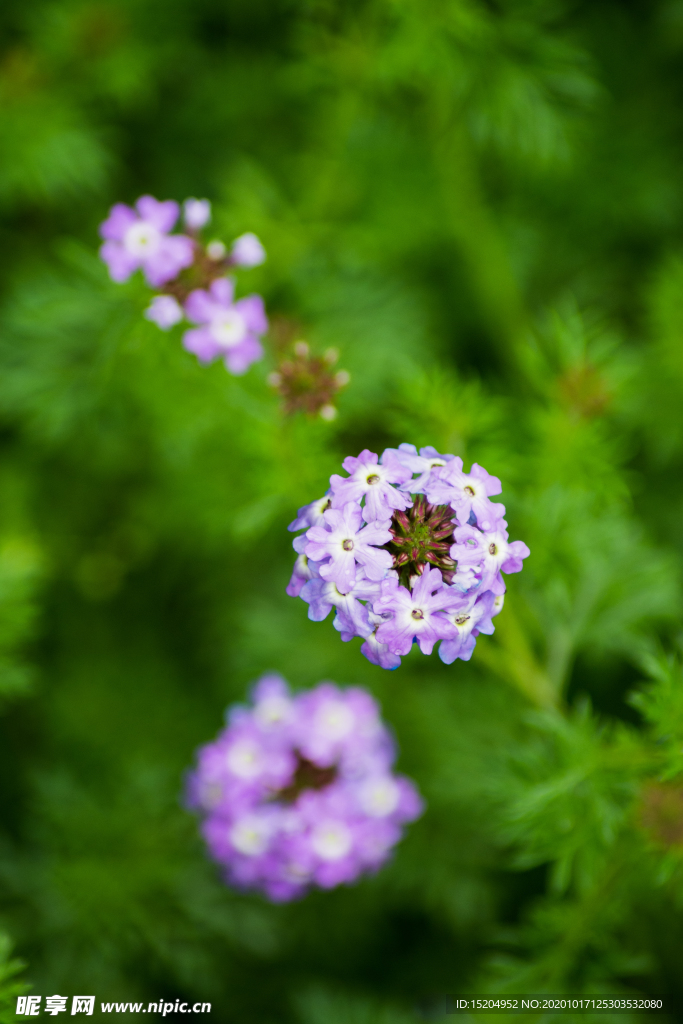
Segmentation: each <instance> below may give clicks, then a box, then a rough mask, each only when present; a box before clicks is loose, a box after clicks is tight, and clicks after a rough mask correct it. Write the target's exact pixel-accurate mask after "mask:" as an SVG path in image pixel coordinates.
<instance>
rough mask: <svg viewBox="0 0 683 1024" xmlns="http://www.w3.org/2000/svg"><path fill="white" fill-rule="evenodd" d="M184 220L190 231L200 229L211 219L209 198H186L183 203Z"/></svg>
mask: <svg viewBox="0 0 683 1024" xmlns="http://www.w3.org/2000/svg"><path fill="white" fill-rule="evenodd" d="M183 220H184V222H185V227H186V228H188V229H189V230H190V231H199V230H200V229H201V228H203V227H205V226H206V225H207V224H208V223H209V221H210V220H211V203H210V202H209V200H208V199H186V200H185V202H184V203H183Z"/></svg>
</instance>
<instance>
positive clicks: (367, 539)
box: [304, 501, 393, 593]
mask: <svg viewBox="0 0 683 1024" xmlns="http://www.w3.org/2000/svg"><path fill="white" fill-rule="evenodd" d="M323 519H324V526H311V527H309V529H308V532H307V533H306V537H307V539H308V543H307V544H306V547H305V548H304V553H305V554H306V555H308V557H309V558H312V559H314V561H316V562H319V563H322V564H321V565H320V570H319V571H320V575H321V577H322V578H323V579H324V580H328V581H329V582H332V583H336V584H337V586H338V587H339V590H340V591H341V592H342V593H348V591H349V590H351V588H352V586H353V584H354V583H355V582H356V565H357V564H358V565H362V566H363V567H364V568H365V574H366V576H367V577H368V579H370V580H381V579H384V577H385V576H386V574H387V572H388V570H389V569H391V567H392V565H393V559H392V557H391V555H390V554H389V552H388V551H384V550H383V549H382V548H381V545H382V544H388V543H389V541H390V540H391V534H390V533H389V529H388V527H389V520H388V519H387V520H385V521H383V522H375V523H371V524H370V525H369V526H364V527H363V529H361V522H362V519H363V516H362V512H361V509H360V506H359V505H358V504H357V503H356V502H355V501H349V502H347V504H346V505H343V506H342V508H341V509H336V508H329V509H327V511H326V512H323Z"/></svg>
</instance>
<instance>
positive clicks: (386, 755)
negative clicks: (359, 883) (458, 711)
mask: <svg viewBox="0 0 683 1024" xmlns="http://www.w3.org/2000/svg"><path fill="white" fill-rule="evenodd" d="M395 756H396V753H395V749H394V744H393V741H392V738H391V736H390V734H389V732H388V730H387V728H386V726H384V724H383V723H382V720H381V718H380V715H379V709H378V707H377V704H376V703H375V701H374V700H373V698H372V697H371V696H370V694H369V693H367V692H366V691H364V690H361V689H359V688H358V687H351V688H349V689H347V690H340V689H339V688H338V687H336V686H334V684H332V683H321V684H320V685H319V686H318V687H316V688H315V689H314V690H311V691H309V692H306V693H301V694H299V695H298V696H295V697H292V696H291V694H290V693H289V690H288V688H287V684H286V683H285V681H284V680H283V679H282V678H281V677H280V676H277V675H274V674H271V675H268V676H264V677H263V679H261V680H260V682H259V683H258V684H257V686H256V687H255V688H254V691H253V702H252V705H251V706H249V707H236V708H233V709H232V710H231V712H230V714H229V716H228V724H227V726H226V728H225V729H224V730H223V732H222V733H221V734H220V735H219V736H218V738H217V739H216V740H215V741H214V742H213V743H209V744H207V745H206V746H204V747H202V748H201V749H200V751H199V753H198V758H197V767H196V768H195V770H194V771H193V772H192V773H191V774H190V775H189V778H188V784H187V798H188V804H189V806H190V807H192V808H194V809H196V810H197V811H199V812H200V814H201V815H202V816H203V822H202V827H201V828H202V834H203V836H204V839H205V841H206V843H207V846H208V849H209V852H210V854H211V856H212V857H213V858H214V859H215V860H216V861H217V862H218V863H219V864H221V865H222V866H223V868H224V870H225V874H226V879H227V881H228V882H229V883H230V884H232V885H236V886H238V887H239V888H249V889H257V890H260V891H261V892H263V893H265V895H266V896H267V897H268V898H269V899H271V900H274V901H278V902H279V901H283V900H291V899H294V898H296V897H299V896H301V895H303V894H304V893H305V892H306V891H307V890H308V889H309V888H311V887H313V886H318V887H320V888H323V889H327V888H332V887H333V886H336V885H340V884H342V883H350V882H353V881H354V880H355V879H356V878H358V877H359V876H360V875H361V874H364V873H366V872H368V871H376V870H377V869H378V868H379V867H380V866H381V865H382V864H383V863H384V862H385V861H386V859H387V858H388V857H389V855H390V854H391V851H392V848H393V847H394V846H395V845H396V843H397V842H398V841H399V839H400V838H401V834H402V831H403V826H404V825H405V824H406V823H407V822H409V821H413V820H414V819H415V818H417V817H419V815H420V814H421V813H422V801H421V799H420V796H419V794H418V792H417V790H416V788H415V786H414V784H413V783H412V782H411V781H410V780H409V779H406V778H404V777H402V776H399V775H395V774H394V772H393V770H392V766H393V763H394V760H395Z"/></svg>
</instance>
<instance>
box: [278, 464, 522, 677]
mask: <svg viewBox="0 0 683 1024" xmlns="http://www.w3.org/2000/svg"><path fill="white" fill-rule="evenodd" d="M343 466H344V469H346V471H347V473H348V474H349V475H348V476H347V477H342V476H338V475H336V474H334V475H333V476H332V477H330V490H329V491H328V492H327V493H326V494H325V495H324V496H323V497H322V498H319V499H317V500H316V501H313V502H311V503H310V504H308V505H304V506H303V507H302V508H300V509H299V513H298V515H297V518H296V519H295V520H294V521H293V522H292V523H291V524H290V526H289V529H290V530H293V531H295V530H301V531H304V532H303V533H301V534H300V535H299V536H297V537H295V538H294V540H293V542H292V546H293V548H294V550H295V551H296V552H297V555H298V556H299V557H298V558H297V562H296V564H295V567H294V572H293V574H292V578H291V580H290V582H289V585H288V587H287V593H288V594H290V595H292V596H298V597H301V599H302V600H303V601H305V602H306V603H307V604H308V616H309V618H310V619H312V620H313V621H316V622H318V621H321V620H322V619H325V618H327V616H328V615H329V613H330V611H331V610H332V609H333V608H334V609H335V616H334V628H335V629H336V630H337V631H338V632H339V633H340V634H341V639H342V640H343V641H345V642H348V641H350V640H352V639H353V638H354V637H360V638H361V639H362V641H363V643H362V646H361V653H362V654H364V655H365V657H366V658H367V659H368V660H369V661H371V662H372V663H373V664H375V665H379V666H380V667H381V668H385V669H395V668H398V666H399V665H400V663H401V657H402V656H403V655H405V654H407V653H408V652H409V651H410V649H411V647H412V646H413V644H414V643H416V644H417V645H418V647H419V648H420V650H421V651H422V652H423V653H424V654H429V653H431V651H432V650H433V647H434V645H435V644H436V643H437V642H439V641H440V642H441V647H440V656H441V658H442V660H443V661H445V662H446V663H447V664H450V663H451V662H453V661H454V660H455V659H456V658H459V659H461V660H463V661H467V660H468V659H469V658H470V657H471V656H472V651H473V649H474V646H475V643H476V638H477V636H479V634H481V633H492V632H493V630H494V627H493V623H492V621H491V620H492V618H493V617H494V616H496V615H498V614H499V612H500V611H501V610H502V607H503V595H504V593H505V584H504V582H503V578H502V576H501V573H511V572H519V571H520V569H521V568H522V565H523V559H524V558H526V557H527V555H528V554H529V549H528V547H527V546H526V544H524V543H523V541H513V542H510V541H509V539H508V534H507V524H506V522H505V520H504V519H503V513H504V512H505V509H504V507H503V505H499V504H494V503H493V502H492V501H491V500H490V496H491V495H494V494H498V493H499V492H500V481H499V480H498V479H497V478H496V477H493V476H491V475H490V474H489V473H487V472H486V470H485V469H483V468H482V467H481V466H478V465H477V464H476V463H475V464H474V465H473V466H472V470H471V472H470V473H464V472H463V464H462V459H460V458H458V457H457V456H454V455H442V454H441V453H440V452H438V451H437V450H436V449H435V448H432V447H425V448H421V449H420V451H419V452H418V451H417V449H416V448H415V446H414V445H410V444H402V445H399V447H398V448H388V449H387V450H386V451H385V452H384V453H383V454H382V457H381V459H378V457H377V455H376V454H375V453H374V452H370V451H368V450H367V449H366V450H364V451H362V452H361V453H360V455H359V456H358V457H357V458H353V457H349V458H347V459H345V460H344V462H343ZM437 499H438V500H439V501H441V500H442V499H443V503H441V504H435V502H436V501H437ZM363 520H365V522H366V524H367V525H366V526H365V527H364V528H361V524H362V521H363Z"/></svg>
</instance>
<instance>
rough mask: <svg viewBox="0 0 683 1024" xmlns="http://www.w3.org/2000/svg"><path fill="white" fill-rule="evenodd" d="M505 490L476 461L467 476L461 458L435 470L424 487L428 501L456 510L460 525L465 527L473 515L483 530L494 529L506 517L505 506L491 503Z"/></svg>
mask: <svg viewBox="0 0 683 1024" xmlns="http://www.w3.org/2000/svg"><path fill="white" fill-rule="evenodd" d="M501 490H502V488H501V484H500V480H499V479H498V477H497V476H491V474H490V473H487V472H486V470H485V469H482V467H481V466H478V465H477V463H476V462H475V463H474V464H473V466H472V469H471V470H470V472H469V473H464V472H463V468H462V459H460V458H454V459H451V460H450V461H449V462H447V463H446V464H445V465H444V466H442V467H437V468H435V470H434V472H433V473H432V475H431V478H430V480H429V482H428V483H427V485H426V488H425V494H426V495H427V500H428V501H431V502H433V503H434V504H435V505H450V506H451V507H452V508H454V509H455V511H456V513H457V516H458V522H460V523H462V524H463V525H464V524H465V523H467V522H468V521H469V520H470V517H471V516H472V515H474V516H475V517H476V520H477V525H478V526H479V527H480V528H481V529H482V530H490V529H492V528H494V527H495V524H496V523H497V522H498V520H500V519H502V518H503V516H504V515H505V506H504V505H497V504H493V502H491V501H490V500H489V498H490V496H491V495H493V494H500V492H501Z"/></svg>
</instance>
